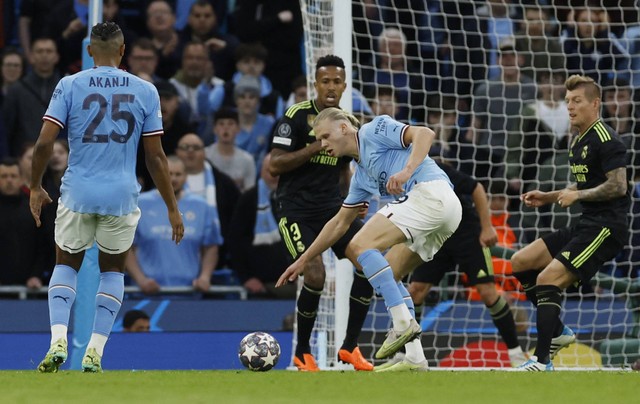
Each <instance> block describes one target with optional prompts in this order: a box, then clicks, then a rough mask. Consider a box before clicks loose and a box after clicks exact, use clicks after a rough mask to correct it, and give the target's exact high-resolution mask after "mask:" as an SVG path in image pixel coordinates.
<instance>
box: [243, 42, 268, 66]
mask: <svg viewBox="0 0 640 404" xmlns="http://www.w3.org/2000/svg"><path fill="white" fill-rule="evenodd" d="M268 54H269V51H268V50H267V48H265V47H264V46H263V45H261V44H259V43H241V44H239V45H238V47H237V48H236V53H235V57H236V62H237V61H240V60H242V59H248V58H255V59H258V60H261V61H263V62H266V61H267V55H268Z"/></svg>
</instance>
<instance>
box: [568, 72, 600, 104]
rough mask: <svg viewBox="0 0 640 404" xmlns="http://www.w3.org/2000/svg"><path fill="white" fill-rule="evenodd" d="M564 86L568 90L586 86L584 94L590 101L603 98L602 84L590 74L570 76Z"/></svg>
mask: <svg viewBox="0 0 640 404" xmlns="http://www.w3.org/2000/svg"><path fill="white" fill-rule="evenodd" d="M564 86H565V88H566V89H567V91H573V90H576V89H578V88H580V87H582V88H584V95H585V96H586V97H587V99H588V100H589V101H593V100H595V99H596V98H601V95H600V94H601V90H600V86H599V85H598V84H597V83H596V82H595V80H593V79H592V78H591V77H588V76H581V75H579V74H574V75H572V76H569V78H568V79H567V81H565V82H564Z"/></svg>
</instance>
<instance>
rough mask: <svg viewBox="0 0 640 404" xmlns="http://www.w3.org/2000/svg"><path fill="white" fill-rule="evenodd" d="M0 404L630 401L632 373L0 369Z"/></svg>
mask: <svg viewBox="0 0 640 404" xmlns="http://www.w3.org/2000/svg"><path fill="white" fill-rule="evenodd" d="M0 385H1V386H2V391H3V392H2V402H3V403H38V402H41V403H100V404H102V403H154V404H155V403H183V404H187V403H189V404H191V403H252V404H254V403H302V404H308V403H328V404H336V403H391V404H404V403H429V404H431V403H456V404H457V403H474V404H482V403H491V404H497V403H535V404H545V403H580V404H587V403H598V404H603V403H612V404H613V403H615V404H618V403H633V402H638V401H637V399H638V394H639V393H638V390H639V388H640V373H638V372H629V371H606V372H604V371H594V372H568V371H558V372H548V373H520V372H504V371H483V372H474V371H457V372H456V371H451V372H449V371H432V372H426V373H393V374H389V373H371V372H338V371H335V372H333V371H331V372H319V373H300V372H293V371H282V370H280V371H277V370H276V371H270V372H265V373H259V372H251V371H248V370H247V371H106V372H105V373H102V374H83V373H81V372H79V371H62V372H60V373H56V374H39V373H37V372H36V371H35V370H34V371H1V372H0Z"/></svg>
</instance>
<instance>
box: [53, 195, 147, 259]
mask: <svg viewBox="0 0 640 404" xmlns="http://www.w3.org/2000/svg"><path fill="white" fill-rule="evenodd" d="M138 220H140V209H139V208H136V210H135V211H133V212H131V213H129V214H128V215H124V216H109V215H97V214H92V213H78V212H73V211H71V210H69V209H68V208H66V207H65V206H64V205H63V204H62V201H58V211H57V214H56V221H55V240H56V244H57V245H58V247H60V249H61V250H64V251H66V252H68V253H71V254H75V253H78V252H80V251H84V250H86V249H89V248H91V246H92V245H93V242H94V241H95V242H96V243H97V244H98V248H99V249H100V250H101V251H103V252H105V253H107V254H114V255H115V254H121V253H123V252H126V251H127V250H128V249H129V248H131V245H132V244H133V236H134V235H135V233H136V227H137V226H138Z"/></svg>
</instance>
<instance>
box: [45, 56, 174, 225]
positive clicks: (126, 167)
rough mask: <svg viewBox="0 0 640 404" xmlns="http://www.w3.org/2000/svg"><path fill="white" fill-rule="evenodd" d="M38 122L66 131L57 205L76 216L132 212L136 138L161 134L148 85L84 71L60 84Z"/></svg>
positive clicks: (121, 75)
mask: <svg viewBox="0 0 640 404" xmlns="http://www.w3.org/2000/svg"><path fill="white" fill-rule="evenodd" d="M43 119H45V120H48V121H51V122H53V123H55V124H57V125H59V126H60V127H61V128H67V132H68V140H69V166H68V167H67V170H66V172H65V174H64V176H63V177H62V186H61V188H60V193H61V196H60V198H61V200H62V203H63V205H64V206H65V207H67V208H69V209H70V210H72V211H74V212H79V213H96V214H101V215H113V216H122V215H126V214H129V213H131V212H133V211H134V210H135V209H136V207H137V204H138V195H139V193H140V186H139V185H138V181H137V179H136V172H135V168H136V155H137V150H138V144H139V143H140V138H141V136H153V135H161V134H162V133H163V130H162V114H161V112H160V97H159V96H158V92H157V90H156V88H155V87H154V86H153V84H151V83H148V82H146V81H144V80H142V79H140V78H138V77H136V76H134V75H132V74H130V73H127V72H125V71H124V70H120V69H117V68H114V67H106V66H101V67H95V68H93V69H89V70H84V71H81V72H79V73H76V74H74V75H72V76H68V77H65V78H63V79H62V80H60V82H59V83H58V85H57V86H56V89H55V91H54V92H53V95H52V96H51V101H50V103H49V108H48V109H47V111H46V113H45V115H44V118H43Z"/></svg>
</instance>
